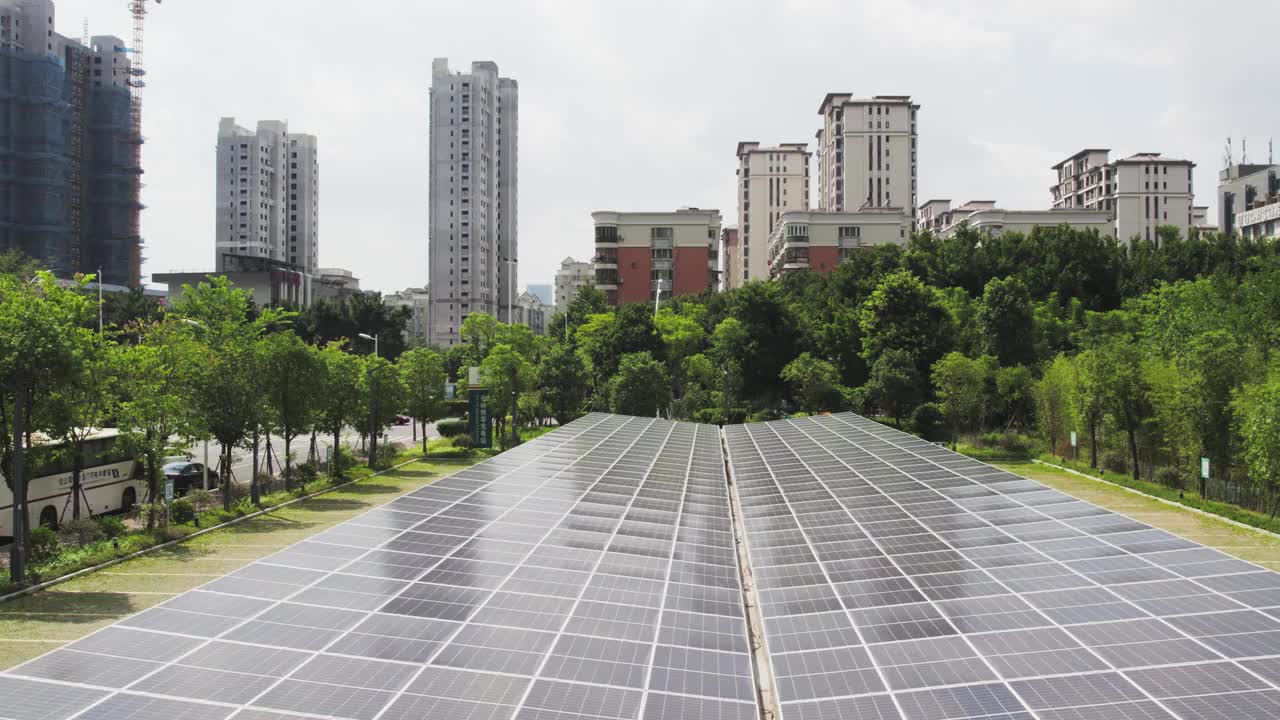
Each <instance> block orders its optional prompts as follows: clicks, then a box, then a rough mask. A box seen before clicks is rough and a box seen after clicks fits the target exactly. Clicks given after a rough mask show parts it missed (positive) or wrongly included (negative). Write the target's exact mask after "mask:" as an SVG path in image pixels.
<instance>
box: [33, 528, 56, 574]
mask: <svg viewBox="0 0 1280 720" xmlns="http://www.w3.org/2000/svg"><path fill="white" fill-rule="evenodd" d="M61 550H62V543H61V542H59V541H58V533H56V532H54V531H53V530H51V529H49V528H47V527H44V526H43V525H41V526H40V527H38V528H36V529H34V530H32V531H31V562H32V564H34V565H44V564H45V563H50V562H53V561H54V560H55V559H57V557H58V553H59V552H61Z"/></svg>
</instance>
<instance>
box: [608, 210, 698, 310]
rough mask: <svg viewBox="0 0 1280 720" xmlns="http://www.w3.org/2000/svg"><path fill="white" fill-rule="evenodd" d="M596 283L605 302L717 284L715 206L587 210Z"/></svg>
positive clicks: (650, 299)
mask: <svg viewBox="0 0 1280 720" xmlns="http://www.w3.org/2000/svg"><path fill="white" fill-rule="evenodd" d="M591 219H592V221H593V222H594V223H595V232H596V237H595V240H596V256H595V271H596V287H598V288H600V289H601V290H603V291H604V292H605V294H606V295H607V296H608V298H609V304H610V305H621V304H623V303H629V302H653V301H654V300H655V299H657V298H658V297H659V295H661V296H662V297H670V296H672V295H690V294H695V293H700V292H703V291H704V290H714V289H716V288H717V287H719V281H720V277H719V267H720V257H719V255H720V250H719V243H720V211H719V210H701V209H699V208H681V209H679V210H676V211H675V212H628V213H624V212H614V211H602V212H594V213H591Z"/></svg>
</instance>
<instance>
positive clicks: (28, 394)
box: [0, 272, 93, 582]
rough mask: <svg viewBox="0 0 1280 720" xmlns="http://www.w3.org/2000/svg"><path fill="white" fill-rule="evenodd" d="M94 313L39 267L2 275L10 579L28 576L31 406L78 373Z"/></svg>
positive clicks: (1, 373)
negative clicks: (32, 273)
mask: <svg viewBox="0 0 1280 720" xmlns="http://www.w3.org/2000/svg"><path fill="white" fill-rule="evenodd" d="M92 314H93V308H92V305H91V304H90V303H89V302H88V301H87V300H86V299H85V298H84V297H82V296H81V295H80V294H79V293H78V292H76V291H75V290H74V289H70V288H63V287H61V286H60V285H59V284H58V282H57V280H56V279H55V278H54V276H53V274H52V273H48V272H40V273H39V274H38V275H36V277H35V278H34V279H33V282H28V281H27V280H26V279H19V278H18V277H15V276H13V275H0V398H2V399H3V405H4V406H5V407H7V408H11V410H10V413H9V427H8V428H6V429H7V430H9V433H6V444H7V441H8V439H9V437H12V445H11V446H10V448H11V449H10V450H9V452H8V456H9V460H10V463H9V467H8V468H7V469H8V472H7V473H6V474H5V480H6V482H7V483H8V485H9V489H10V490H12V491H13V498H14V501H13V538H14V539H13V542H12V543H11V547H10V549H9V573H10V577H11V578H12V579H13V581H14V582H21V581H22V580H24V579H25V577H26V571H27V556H28V552H29V549H30V532H29V530H30V528H28V526H27V520H28V515H27V481H28V478H27V471H26V463H25V460H26V445H25V441H26V437H27V435H28V430H29V428H28V425H27V421H28V418H29V415H30V412H31V407H32V405H33V404H36V403H39V402H41V401H42V400H43V398H44V395H45V394H46V393H48V392H49V390H50V389H51V388H55V387H59V386H61V385H63V384H64V383H67V382H71V381H74V380H75V379H76V377H77V376H78V375H79V374H80V372H81V370H82V368H83V358H84V355H85V353H86V351H87V349H88V348H89V346H90V333H89V331H88V330H86V329H85V328H84V323H85V321H86V320H87V319H88V318H89V317H90V316H91V315H92Z"/></svg>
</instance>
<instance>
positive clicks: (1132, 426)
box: [1096, 336, 1150, 480]
mask: <svg viewBox="0 0 1280 720" xmlns="http://www.w3.org/2000/svg"><path fill="white" fill-rule="evenodd" d="M1096 370H1097V371H1098V372H1099V376H1098V381H1099V383H1100V384H1101V389H1102V398H1103V404H1104V406H1105V407H1106V409H1107V412H1108V413H1109V414H1110V415H1111V416H1112V417H1114V418H1115V419H1116V420H1117V422H1119V424H1120V426H1121V427H1122V428H1124V432H1125V436H1126V439H1127V441H1128V445H1129V457H1130V460H1131V462H1132V467H1131V470H1132V475H1133V479H1134V480H1137V479H1139V477H1140V473H1139V456H1138V431H1139V429H1140V428H1141V426H1142V424H1143V423H1145V422H1146V421H1147V418H1148V417H1149V414H1150V400H1149V397H1148V392H1149V386H1148V384H1147V382H1146V379H1145V378H1144V377H1143V373H1142V351H1141V349H1140V348H1139V347H1138V345H1137V343H1135V342H1134V341H1133V340H1132V339H1131V338H1127V337H1123V336H1112V337H1109V338H1108V340H1107V342H1106V343H1105V344H1103V345H1102V346H1101V347H1099V348H1098V363H1097V365H1096Z"/></svg>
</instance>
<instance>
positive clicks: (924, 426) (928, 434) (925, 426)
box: [859, 388, 947, 442]
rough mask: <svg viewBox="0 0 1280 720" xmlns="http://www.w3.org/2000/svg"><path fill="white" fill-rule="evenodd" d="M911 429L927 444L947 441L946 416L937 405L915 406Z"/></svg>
mask: <svg viewBox="0 0 1280 720" xmlns="http://www.w3.org/2000/svg"><path fill="white" fill-rule="evenodd" d="M859 389H861V388H859ZM911 427H912V428H913V429H914V430H915V433H916V434H917V435H919V436H920V437H922V438H924V439H925V440H928V441H929V442H942V441H943V440H946V439H947V430H946V416H945V415H944V414H943V412H942V406H941V405H939V404H938V403H925V404H923V405H920V406H917V407H916V409H915V411H913V412H912V413H911Z"/></svg>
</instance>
